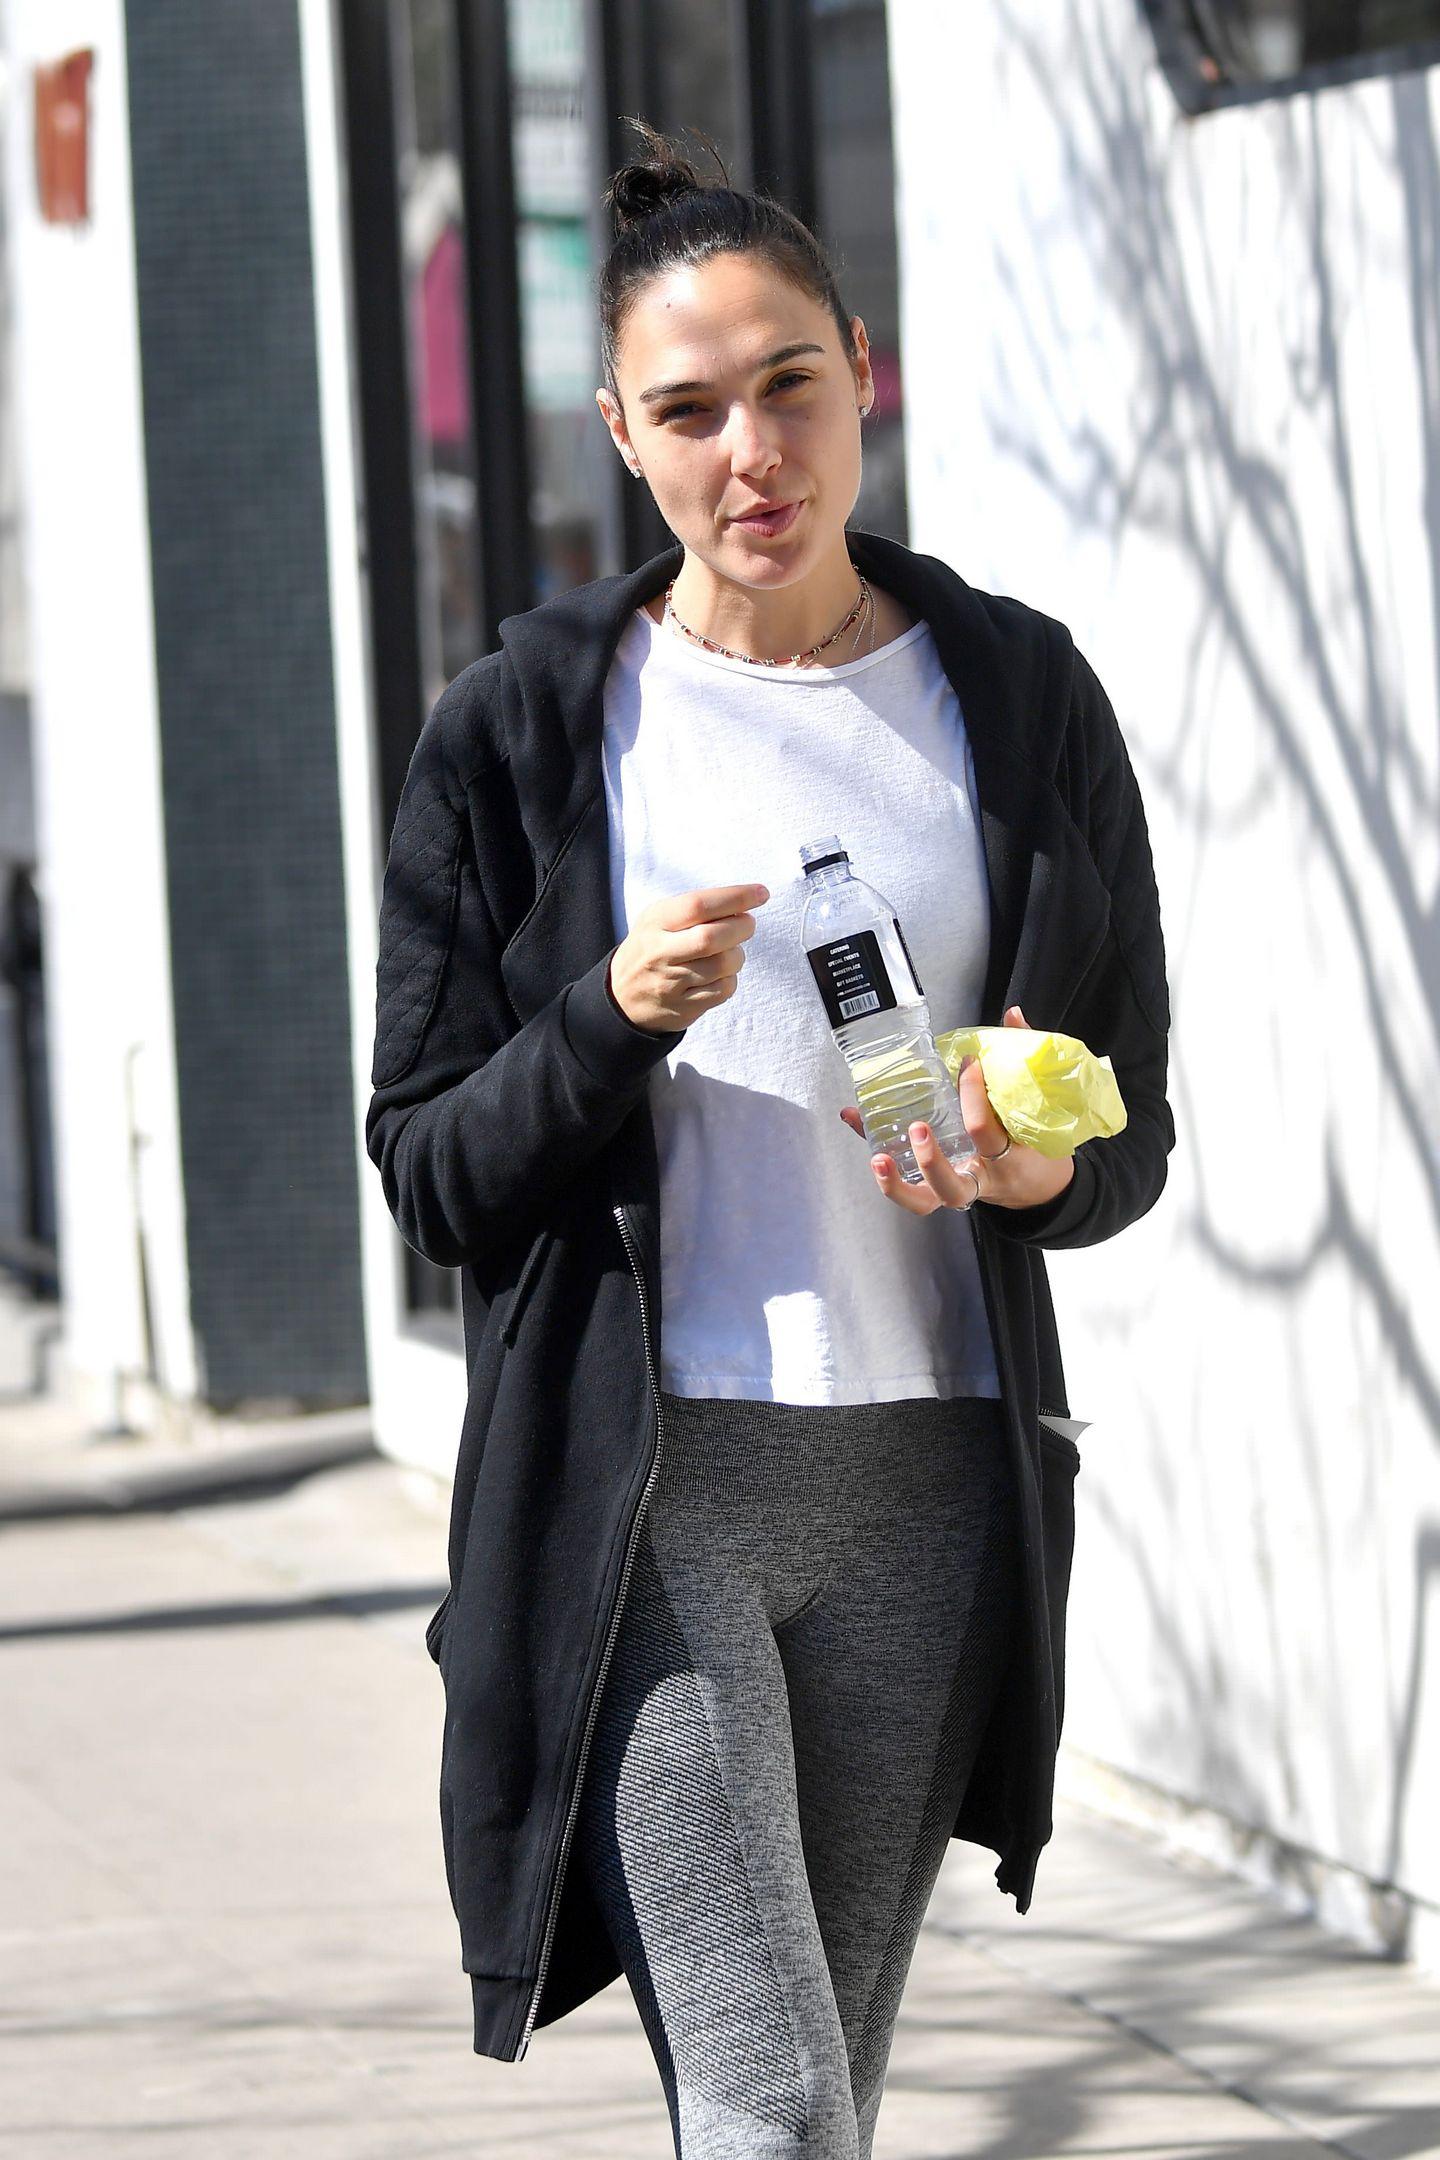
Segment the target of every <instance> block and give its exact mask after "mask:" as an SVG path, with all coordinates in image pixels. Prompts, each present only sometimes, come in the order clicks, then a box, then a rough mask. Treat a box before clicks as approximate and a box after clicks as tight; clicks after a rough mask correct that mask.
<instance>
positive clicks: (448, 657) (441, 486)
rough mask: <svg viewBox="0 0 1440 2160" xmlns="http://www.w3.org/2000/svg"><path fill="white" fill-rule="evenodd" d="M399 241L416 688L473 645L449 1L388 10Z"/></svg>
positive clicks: (439, 685)
mask: <svg viewBox="0 0 1440 2160" xmlns="http://www.w3.org/2000/svg"><path fill="white" fill-rule="evenodd" d="M397 16H398V24H397V27H398V31H399V36H400V40H401V43H402V46H403V47H404V48H405V49H404V50H403V51H402V53H401V54H400V55H398V56H397V59H398V65H397V71H396V72H397V89H398V92H399V95H398V97H397V105H398V111H397V115H396V130H397V141H396V150H397V162H398V182H399V193H400V244H401V254H402V259H403V270H404V287H405V303H406V334H407V338H408V344H409V361H410V367H409V380H410V406H411V409H410V427H411V439H412V444H413V470H414V486H415V546H416V573H417V581H418V585H419V592H418V596H417V597H418V606H419V632H420V653H421V664H422V667H423V671H424V682H423V697H424V702H425V704H426V706H427V707H428V706H429V705H431V704H433V703H434V700H435V699H436V698H437V697H438V696H439V694H440V692H441V691H442V690H443V689H444V687H445V685H446V684H447V683H448V682H450V681H452V680H453V678H454V677H455V676H456V675H458V674H459V672H460V670H461V669H462V668H463V667H465V666H466V665H468V663H469V662H470V661H471V660H473V659H474V658H475V655H476V653H477V652H478V651H479V650H480V649H481V648H480V609H479V594H480V579H479V565H478V562H477V556H476V537H475V534H476V527H475V490H476V467H475V432H474V425H473V415H472V411H471V399H470V323H469V304H468V300H467V294H466V268H465V214H464V208H463V193H462V180H461V161H460V119H459V110H458V104H457V81H458V69H457V66H456V57H455V10H454V6H453V0H407V4H406V6H405V7H404V8H402V9H399V10H397Z"/></svg>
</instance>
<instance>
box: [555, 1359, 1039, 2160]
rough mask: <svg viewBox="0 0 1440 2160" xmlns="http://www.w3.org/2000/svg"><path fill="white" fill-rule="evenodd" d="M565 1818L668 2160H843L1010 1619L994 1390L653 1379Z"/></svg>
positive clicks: (869, 2092) (861, 2136) (879, 2059)
mask: <svg viewBox="0 0 1440 2160" xmlns="http://www.w3.org/2000/svg"><path fill="white" fill-rule="evenodd" d="M661 1406H662V1412H663V1417H664V1429H663V1431H662V1434H661V1459H660V1473H659V1476H658V1478H657V1480H656V1483H655V1486H654V1489H653V1491H652V1493H651V1498H650V1504H649V1508H648V1512H647V1514H646V1517H645V1521H644V1524H643V1526H642V1529H641V1533H640V1537H639V1540H638V1543H637V1545H636V1549H635V1558H634V1565H633V1570H632V1573H631V1577H630V1582H629V1585H628V1588H627V1591H626V1598H625V1605H624V1609H623V1611H622V1614H621V1619H620V1626H619V1631H618V1634H617V1636H616V1640H615V1647H614V1653H613V1657H612V1662H611V1665H610V1668H609V1671H608V1673H607V1675H606V1679H605V1684H604V1689H603V1692H602V1695H601V1698H600V1703H599V1707H598V1710H597V1715H596V1723H595V1729H594V1734H593V1738H592V1742H591V1752H590V1756H589V1758H588V1761H587V1765H586V1774H585V1783H584V1787H583V1790H582V1793H581V1801H580V1811H579V1815H578V1818H577V1822H576V1831H575V1850H576V1854H577V1856H578V1857H579V1859H580V1863H581V1864H582V1865H583V1866H584V1867H585V1869H586V1871H587V1875H588V1877H589V1881H590V1883H591V1886H592V1888H593V1891H594V1894H595V1897H596V1899H597V1901H598V1903H599V1906H600V1909H601V1911H602V1912H603V1914H604V1916H605V1920H606V1924H607V1926H608V1928H609V1930H610V1934H611V1937H612V1939H613V1941H614V1944H615V1950H616V1954H617V1956H618V1957H619V1959H620V1961H621V1964H622V1966H623V1968H624V1971H625V1974H626V1977H627V1979H628V1981H629V1983H630V1987H631V1991H632V1993H633V1995H634V1997H635V2003H636V2008H637V2010H638V2011H639V2014H640V2019H641V2023H642V2024H643V2026H644V2029H645V2033H646V2036H647V2038H648V2039H649V2042H650V2045H651V2048H652V2049H653V2050H654V2054H655V2060H656V2063H657V2064H658V2066H659V2070H660V2076H661V2080H662V2082H663V2084H664V2088H665V2096H666V2100H667V2103H668V2105H669V2109H670V2120H671V2127H672V2130H673V2132H674V2140H675V2151H676V2154H677V2155H678V2156H680V2160H790V2156H792V2155H799V2154H804V2155H806V2156H807V2160H870V2153H871V2146H872V2141H873V2139H874V2135H875V2118H876V2115H877V2114H878V2112H879V2107H880V2097H881V2092H882V2090H883V2087H884V2082H885V2070H886V2065H887V2063H888V2060H889V2055H890V2045H891V2041H892V2038H893V2035H894V2029H895V2020H896V2017H897V2015H898V2012H899V2008H900V1998H901V1995H902V1993H903V1991H904V1987H905V1981H906V1977H907V1974H908V1972H909V1969H910V1963H911V1959H912V1957H913V1955H914V1951H915V1945H916V1943H917V1941H918V1940H919V1935H920V1926H921V1922H922V1920H923V1919H924V1916H925V1910H926V1907H927V1905H928V1903H929V1900H930V1894H931V1892H932V1890H933V1888H934V1885H935V1879H936V1877H937V1875H938V1874H939V1872H940V1865H941V1862H942V1861H943V1860H944V1858H945V1854H946V1851H947V1849H948V1844H949V1838H950V1833H951V1830H952V1828H953V1826H954V1822H955V1817H956V1813H957V1811H958V1809H959V1805H960V1801H961V1797H962V1795H963V1793H964V1790H965V1785H966V1781H967V1779H968V1777H969V1774H970V1766H971V1763H972V1762H973V1760H974V1757H975V1751H976V1748H977V1746H978V1744H979V1740H980V1735H981V1733H982V1731H983V1729H984V1725H985V1720H986V1718H987V1716H988V1715H989V1712H990V1709H991V1706H992V1704H993V1702H994V1700H995V1696H996V1691H997V1689H998V1688H999V1686H1000V1685H1001V1682H1002V1678H1003V1674H1004V1667H1005V1661H1006V1657H1007V1655H1008V1652H1009V1649H1010V1646H1011V1643H1012V1641H1013V1637H1014V1627H1015V1621H1016V1618H1017V1614H1018V1610H1019V1607H1018V1577H1019V1558H1018V1548H1017V1544H1016V1531H1015V1508H1014V1486H1013V1473H1012V1470H1011V1466H1010V1462H1009V1457H1008V1454H1007V1452H1006V1445H1005V1437H1004V1428H1003V1423H1002V1412H1001V1407H1000V1405H999V1403H997V1402H995V1401H993V1400H990V1399H989V1398H986V1397H978V1396H964V1397H959V1398H956V1399H954V1400H952V1401H948V1402H944V1401H938V1400H936V1399H934V1398H933V1397H913V1398H907V1399H905V1400H901V1401H895V1402H880V1403H856V1404H830V1403H826V1404H821V1405H810V1404H800V1403H774V1402H749V1401H732V1400H722V1399H717V1398H710V1397H703V1398H702V1397H689V1396H679V1395H671V1394H668V1393H665V1394H662V1397H661Z"/></svg>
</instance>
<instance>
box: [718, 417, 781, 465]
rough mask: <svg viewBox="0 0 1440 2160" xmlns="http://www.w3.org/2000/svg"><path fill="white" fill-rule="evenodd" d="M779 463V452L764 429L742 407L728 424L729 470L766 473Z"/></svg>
mask: <svg viewBox="0 0 1440 2160" xmlns="http://www.w3.org/2000/svg"><path fill="white" fill-rule="evenodd" d="M779 462H780V452H779V450H778V449H777V448H776V446H775V445H774V444H773V443H772V442H771V441H770V440H769V439H768V437H767V435H766V432H765V429H764V428H763V426H762V425H761V424H760V422H759V421H758V420H757V419H756V418H755V416H754V415H753V414H752V413H749V412H747V411H746V410H745V409H744V408H743V406H742V407H741V408H739V409H738V410H737V412H736V414H735V417H734V419H733V420H732V421H731V423H730V469H731V471H732V472H744V473H750V472H768V471H769V470H770V468H771V467H772V466H774V465H778V464H779Z"/></svg>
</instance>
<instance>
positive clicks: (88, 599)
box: [4, 0, 195, 1424]
mask: <svg viewBox="0 0 1440 2160" xmlns="http://www.w3.org/2000/svg"><path fill="white" fill-rule="evenodd" d="M4 30H5V38H4V43H5V46H6V51H7V59H8V67H7V70H6V74H5V96H6V100H7V110H6V116H5V129H4V134H5V139H6V155H7V170H6V176H5V184H6V190H7V196H8V211H9V218H10V233H9V244H10V250H11V277H12V286H13V293H14V300H15V310H16V321H15V333H16V335H15V364H16V404H17V413H18V429H19V441H20V450H21V482H22V487H21V494H22V501H23V506H24V514H25V529H24V550H23V553H24V560H25V566H26V573H27V579H28V594H27V599H28V614H29V627H30V644H31V650H30V673H31V690H32V696H33V726H34V753H35V781H36V810H37V842H38V853H39V860H40V887H41V898H42V903H43V908H44V929H45V965H46V998H47V1023H48V1032H49V1052H50V1061H51V1082H52V1103H53V1113H54V1130H55V1145H56V1156H57V1161H56V1174H57V1211H58V1223H59V1242H60V1260H61V1273H62V1284H61V1294H62V1299H63V1303H64V1320H65V1330H66V1335H65V1343H64V1359H63V1365H64V1370H65V1373H66V1375H67V1377H68V1378H69V1380H70V1381H71V1383H72V1385H73V1386H74V1388H75V1390H76V1392H77V1393H78V1394H79V1395H80V1396H81V1397H82V1399H84V1400H86V1401H87V1402H88V1403H89V1404H90V1405H91V1407H92V1410H93V1414H94V1415H95V1417H96V1419H97V1421H99V1422H101V1423H104V1422H108V1420H109V1418H110V1417H111V1416H112V1415H115V1414H117V1413H119V1414H122V1415H124V1416H126V1417H129V1418H132V1419H133V1420H134V1421H135V1422H137V1423H142V1424H143V1423H146V1422H151V1421H153V1419H154V1417H155V1416H156V1414H157V1409H156V1406H155V1404H154V1403H153V1402H152V1400H151V1398H150V1396H149V1393H148V1391H147V1390H146V1389H144V1388H143V1387H136V1386H134V1385H131V1384H129V1383H126V1382H124V1381H123V1380H121V1379H120V1378H119V1376H121V1375H124V1374H126V1373H133V1372H135V1371H137V1370H138V1369H139V1367H140V1366H141V1364H142V1361H143V1350H142V1343H143V1336H142V1307H141V1299H140V1266H139V1258H138V1245H139V1236H140V1233H141V1231H142V1229H143V1234H144V1238H145V1241H146V1247H147V1258H148V1265H149V1268H150V1272H151V1282H150V1295H151V1299H152V1303H153V1310H154V1318H155V1323H156V1331H157V1337H158V1356H159V1362H160V1367H161V1379H162V1384H163V1385H164V1387H165V1388H166V1390H167V1391H168V1392H169V1393H170V1395H171V1396H172V1397H173V1398H175V1399H176V1400H178V1401H181V1402H183V1400H184V1398H186V1397H187V1396H189V1395H190V1394H191V1393H192V1392H193V1390H194V1385H195V1375H194V1360H193V1344H192V1341H191V1336H190V1330H189V1324H188V1311H187V1297H186V1268H185V1239H184V1220H183V1207H182V1199H181V1185H180V1168H179V1145H178V1119H177V1108H176V1100H175V1087H174V1045H173V1032H172V1016H171V1009H170V992H169V973H170V968H169V939H168V924H167V916H166V904H165V862H164V835H163V829H162V822H161V792H160V773H159V736H158V721H157V707H156V689H155V668H154V654H153V641H152V617H151V595H150V583H149V554H148V540H147V524H146V509H145V470H144V456H143V444H142V434H141V416H140V380H139V354H138V342H137V326H136V303H135V275H134V257H133V246H132V233H131V223H130V200H131V196H130V169H129V149H128V127H127V116H126V96H125V46H124V19H123V8H122V6H121V0H5V7H4ZM82 45H90V46H93V47H94V48H95V53H96V61H95V68H94V73H93V75H92V78H91V114H92V136H91V200H92V218H91V222H90V223H89V225H88V226H84V227H71V226H60V225H46V224H44V223H42V222H41V220H40V217H39V212H38V205H37V202H36V193H35V178H34V143H33V87H32V83H33V78H32V70H33V68H34V66H35V65H36V64H37V63H44V62H49V61H51V60H54V59H57V58H59V57H60V56H61V55H63V54H64V53H66V52H68V51H70V50H71V49H72V48H74V47H76V46H82ZM132 1101H133V1123H134V1129H135V1130H136V1131H137V1132H138V1133H139V1135H140V1136H141V1142H142V1144H141V1145H140V1147H139V1151H138V1152H139V1158H140V1160H139V1169H138V1173H136V1175H137V1178H138V1194H137V1192H136V1191H134V1190H132V1168H131V1132H132V1112H131V1108H130V1105H131V1103H132Z"/></svg>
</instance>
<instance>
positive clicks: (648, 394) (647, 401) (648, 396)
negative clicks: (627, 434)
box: [640, 340, 825, 405]
mask: <svg viewBox="0 0 1440 2160" xmlns="http://www.w3.org/2000/svg"><path fill="white" fill-rule="evenodd" d="M824 350H825V348H824V346H823V345H815V344H809V343H806V342H805V341H803V340H801V341H799V342H797V343H796V344H793V345H781V346H779V347H778V348H777V349H776V350H775V351H774V352H772V353H767V354H766V355H765V358H764V359H763V360H759V361H757V362H756V364H755V366H754V367H753V368H752V369H751V370H750V372H751V374H752V375H759V374H761V373H763V371H764V370H765V369H766V368H772V367H779V365H780V362H781V361H782V360H793V359H794V358H795V355H796V354H797V353H807V352H818V353H823V352H824ZM709 388H710V385H709V383H707V382H665V383H656V384H655V385H654V387H653V388H652V389H649V390H642V391H641V392H640V403H641V404H642V405H654V404H655V403H657V401H658V400H659V399H660V398H667V397H678V396H679V394H680V392H681V391H682V390H708V389H709Z"/></svg>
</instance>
